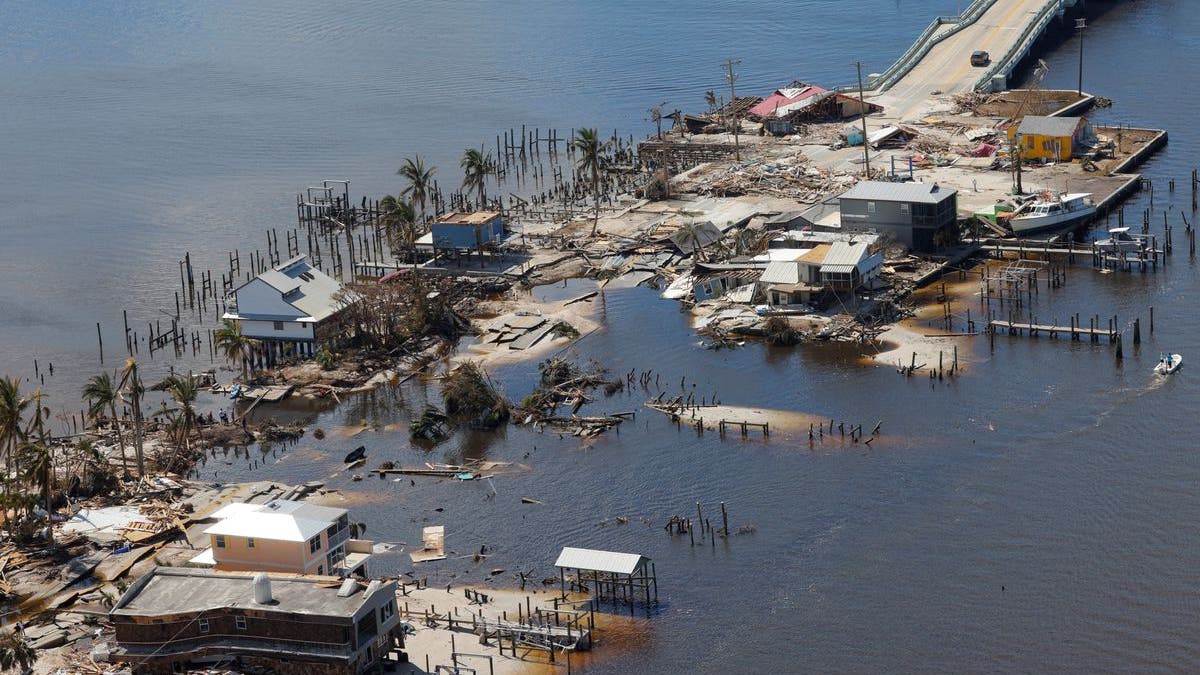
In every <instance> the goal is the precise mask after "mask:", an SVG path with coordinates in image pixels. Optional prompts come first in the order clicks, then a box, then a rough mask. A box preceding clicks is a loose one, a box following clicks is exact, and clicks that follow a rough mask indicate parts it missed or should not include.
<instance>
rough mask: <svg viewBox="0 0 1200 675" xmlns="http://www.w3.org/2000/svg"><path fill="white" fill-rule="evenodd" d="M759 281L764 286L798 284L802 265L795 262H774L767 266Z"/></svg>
mask: <svg viewBox="0 0 1200 675" xmlns="http://www.w3.org/2000/svg"><path fill="white" fill-rule="evenodd" d="M758 280H759V281H761V282H762V283H764V284H798V283H800V265H799V264H798V263H795V262H782V261H778V262H773V263H771V264H769V265H767V269H766V270H764V271H763V273H762V276H761V277H759V278H758Z"/></svg>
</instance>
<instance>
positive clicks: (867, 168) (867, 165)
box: [854, 61, 871, 180]
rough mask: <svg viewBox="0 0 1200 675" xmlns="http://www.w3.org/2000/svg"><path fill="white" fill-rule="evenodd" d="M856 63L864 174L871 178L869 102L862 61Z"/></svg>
mask: <svg viewBox="0 0 1200 675" xmlns="http://www.w3.org/2000/svg"><path fill="white" fill-rule="evenodd" d="M854 65H855V66H858V112H859V114H860V115H862V127H863V139H862V141H863V175H864V176H866V177H867V180H870V179H871V150H870V146H869V145H867V104H866V101H865V98H864V97H863V83H862V63H861V62H859V61H855V62H854Z"/></svg>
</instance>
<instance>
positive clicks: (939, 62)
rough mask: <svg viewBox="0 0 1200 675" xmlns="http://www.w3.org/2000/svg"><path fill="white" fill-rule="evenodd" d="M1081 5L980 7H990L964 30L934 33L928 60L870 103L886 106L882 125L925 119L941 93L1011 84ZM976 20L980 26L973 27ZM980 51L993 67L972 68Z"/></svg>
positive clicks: (1051, 1) (1010, 1)
mask: <svg viewBox="0 0 1200 675" xmlns="http://www.w3.org/2000/svg"><path fill="white" fill-rule="evenodd" d="M1075 4H1076V1H1075V0H990V2H989V0H982V2H977V3H976V5H975V6H979V7H986V9H983V10H982V13H981V14H979V15H978V17H977V18H974V16H973V13H972V12H964V18H965V19H966V21H964V22H963V23H962V25H960V24H959V23H957V22H955V23H943V24H942V25H941V26H939V27H938V29H937V30H934V31H932V32H931V33H928V34H927V35H928V37H925V39H924V41H925V42H926V43H929V44H930V45H931V46H929V47H928V51H927V52H926V53H925V54H924V56H923V57H921V58H920V59H919V60H917V61H916V62H915V64H913V65H911V66H910V67H909V66H906V67H908V70H907V72H906V73H904V74H903V75H902V76H901V77H900V78H899V79H898V80H897V81H895V82H894V83H892V84H891V85H890V86H888V87H886V88H882V89H881V90H880V91H875V92H869V93H868V97H869V98H870V99H871V100H872V101H873V102H875V103H878V104H880V105H882V106H884V108H885V112H884V114H883V116H882V117H883V118H884V119H883V120H881V121H903V120H914V119H918V118H920V117H923V116H925V114H927V113H928V111H929V110H930V109H931V108H932V107H933V106H934V105H935V101H934V100H933V98H934V97H933V92H935V91H940V92H942V93H944V94H956V93H962V92H968V91H972V90H974V89H976V88H977V87H978V86H979V85H981V84H982V85H983V86H984V87H989V86H990V85H991V80H992V79H993V78H995V79H1001V78H1005V77H1006V76H1007V75H1009V74H1010V73H1011V72H1012V70H1013V68H1014V67H1015V66H1016V64H1017V62H1019V61H1020V60H1021V58H1022V57H1024V56H1025V55H1026V53H1027V49H1028V45H1029V44H1030V43H1032V42H1033V40H1035V39H1037V37H1039V36H1040V35H1041V33H1042V31H1043V30H1044V29H1045V27H1046V26H1047V25H1053V22H1054V21H1055V20H1056V17H1058V16H1060V15H1061V14H1062V12H1063V11H1064V10H1065V9H1066V8H1068V7H1072V6H1074V5H1075ZM973 7H974V6H973ZM971 18H974V20H973V21H970V19H971ZM968 21H969V22H968ZM924 46H925V45H921V47H922V48H924ZM977 50H983V51H986V52H988V53H989V54H990V55H991V58H992V64H991V65H989V66H987V67H979V66H972V65H971V63H970V58H971V53H972V52H974V51H977Z"/></svg>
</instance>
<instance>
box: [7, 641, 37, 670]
mask: <svg viewBox="0 0 1200 675" xmlns="http://www.w3.org/2000/svg"><path fill="white" fill-rule="evenodd" d="M37 658H38V655H37V650H36V649H34V648H33V647H31V646H30V645H29V643H28V642H26V641H25V638H23V637H21V635H20V634H18V633H16V632H13V633H9V634H7V635H4V636H0V670H2V671H6V672H7V671H9V670H20V671H22V672H24V671H26V670H29V669H30V668H32V667H33V664H34V663H35V662H36V661H37Z"/></svg>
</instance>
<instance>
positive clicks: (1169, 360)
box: [1154, 354, 1183, 375]
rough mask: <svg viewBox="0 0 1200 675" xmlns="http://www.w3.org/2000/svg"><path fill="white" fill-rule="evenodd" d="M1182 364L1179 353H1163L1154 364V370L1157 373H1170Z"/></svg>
mask: <svg viewBox="0 0 1200 675" xmlns="http://www.w3.org/2000/svg"><path fill="white" fill-rule="evenodd" d="M1182 365H1183V357H1182V356H1180V355H1179V354H1163V355H1162V356H1161V357H1159V359H1158V365H1156V366H1154V372H1155V373H1157V374H1159V375H1170V374H1171V373H1173V372H1175V371H1177V370H1179V367H1180V366H1182Z"/></svg>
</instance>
